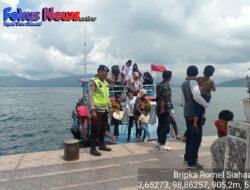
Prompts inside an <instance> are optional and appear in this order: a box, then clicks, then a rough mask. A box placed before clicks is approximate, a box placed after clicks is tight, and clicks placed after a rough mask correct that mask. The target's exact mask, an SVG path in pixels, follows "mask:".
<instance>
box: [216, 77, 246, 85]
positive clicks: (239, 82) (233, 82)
mask: <svg viewBox="0 0 250 190" xmlns="http://www.w3.org/2000/svg"><path fill="white" fill-rule="evenodd" d="M216 86H218V87H246V86H247V80H246V78H242V79H235V80H228V81H224V82H222V83H219V84H217V85H216Z"/></svg>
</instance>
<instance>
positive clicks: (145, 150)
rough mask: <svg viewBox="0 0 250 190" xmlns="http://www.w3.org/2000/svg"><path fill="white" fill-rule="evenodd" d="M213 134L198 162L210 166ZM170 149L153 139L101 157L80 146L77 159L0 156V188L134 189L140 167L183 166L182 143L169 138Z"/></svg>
mask: <svg viewBox="0 0 250 190" xmlns="http://www.w3.org/2000/svg"><path fill="white" fill-rule="evenodd" d="M216 138H217V137H216V136H208V137H204V139H203V142H202V146H201V149H200V154H199V162H200V163H201V164H203V165H204V166H205V167H206V168H210V151H209V148H210V145H211V143H212V142H213V141H214V140H215V139H216ZM169 144H170V145H171V146H172V147H173V150H172V151H159V150H158V149H157V148H156V142H145V143H126V144H119V145H111V146H110V147H111V148H112V152H103V155H102V156H101V157H93V156H91V155H89V148H82V149H80V159H79V160H77V161H72V162H66V161H64V160H63V159H62V157H63V153H64V151H63V150H57V151H47V152H35V153H25V154H15V155H7V156H1V157H0V163H1V164H0V189H1V190H12V189H13V190H16V189H22V190H29V189H31V190H36V189H39V190H40V189H42V190H43V189H54V190H63V189H65V190H69V189H70V190H76V189H81V190H82V189H88V190H92V189H95V190H97V189H98V190H102V189H103V190H104V189H105V190H106V189H120V190H125V189H137V183H138V169H139V168H170V169H178V170H179V169H185V168H186V165H185V164H184V163H183V152H184V143H182V142H179V141H171V142H169Z"/></svg>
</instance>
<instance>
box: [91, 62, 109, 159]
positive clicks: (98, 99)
mask: <svg viewBox="0 0 250 190" xmlns="http://www.w3.org/2000/svg"><path fill="white" fill-rule="evenodd" d="M108 72H109V69H108V67H107V66H105V65H100V66H99V68H98V69H97V76H96V77H95V78H93V80H92V81H91V83H90V86H89V89H90V90H89V104H90V109H91V132H90V138H89V140H90V154H91V155H93V156H101V155H102V154H101V152H99V151H98V150H97V149H96V146H97V144H98V142H99V150H102V151H111V148H109V147H107V146H106V145H105V144H104V137H105V132H106V128H107V125H108V109H109V107H110V100H109V84H108V82H107V81H106V78H107V75H108Z"/></svg>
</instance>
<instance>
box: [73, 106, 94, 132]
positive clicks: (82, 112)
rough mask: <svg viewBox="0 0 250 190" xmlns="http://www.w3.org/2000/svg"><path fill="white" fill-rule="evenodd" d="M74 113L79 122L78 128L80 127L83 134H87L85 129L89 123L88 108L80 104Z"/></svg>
mask: <svg viewBox="0 0 250 190" xmlns="http://www.w3.org/2000/svg"><path fill="white" fill-rule="evenodd" d="M76 113H77V116H78V118H79V121H80V126H82V129H83V133H84V134H87V132H88V131H87V129H88V128H89V126H90V123H91V118H90V115H89V110H88V107H87V106H86V105H85V104H84V103H80V105H79V106H78V107H77V108H76ZM86 126H87V127H86Z"/></svg>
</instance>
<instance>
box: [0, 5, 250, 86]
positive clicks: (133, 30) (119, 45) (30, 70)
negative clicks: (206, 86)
mask: <svg viewBox="0 0 250 190" xmlns="http://www.w3.org/2000/svg"><path fill="white" fill-rule="evenodd" d="M9 2H10V1H9V0H2V1H1V3H0V9H1V12H2V10H3V9H4V8H5V7H7V6H8V5H9V4H11V6H12V7H13V8H14V7H16V4H17V3H18V4H19V7H21V8H22V9H23V10H33V11H41V10H42V8H43V7H46V6H47V7H52V6H53V7H54V8H55V10H58V11H69V10H70V11H80V12H81V16H95V17H97V20H96V22H95V23H87V24H86V28H87V45H88V47H87V63H88V71H87V72H88V73H94V72H95V71H96V69H97V66H98V65H99V64H106V65H109V66H111V65H113V64H118V65H123V64H124V63H125V61H126V60H127V59H132V60H133V61H135V62H136V63H138V65H139V66H140V67H141V68H142V70H144V71H145V70H149V69H150V64H151V63H156V64H159V65H166V66H167V67H168V68H169V69H171V70H173V72H174V75H175V76H177V77H179V78H184V76H185V71H186V67H187V66H188V65H191V64H194V65H197V66H198V67H199V69H200V70H201V71H200V73H202V69H203V68H204V66H205V65H206V64H212V65H214V66H215V67H216V73H215V79H216V80H218V81H219V80H223V79H226V78H228V77H232V78H239V77H244V76H245V75H246V74H247V69H248V68H249V67H250V35H249V34H250V1H249V0H237V1H235V0H209V1H208V0H185V1H183V0H157V1H155V0H120V1H118V0H102V1H99V0H70V1H67V0H60V1H51V0H43V1H40V0H32V1H31V0H12V1H11V3H9ZM0 15H1V16H0V20H1V21H2V20H3V18H2V17H3V14H0ZM83 28H84V23H83V22H75V23H73V22H69V23H63V22H59V23H56V22H51V23H49V22H44V23H43V25H42V26H41V27H9V28H7V27H4V26H3V25H2V24H1V25H0V31H1V34H0V44H1V46H0V76H4V75H18V76H23V77H26V78H30V79H45V78H54V77H59V76H67V75H75V74H77V75H79V74H82V73H83V58H84V54H83V43H84V30H83Z"/></svg>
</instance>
